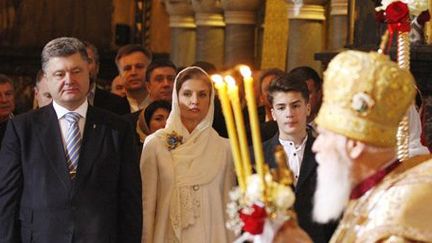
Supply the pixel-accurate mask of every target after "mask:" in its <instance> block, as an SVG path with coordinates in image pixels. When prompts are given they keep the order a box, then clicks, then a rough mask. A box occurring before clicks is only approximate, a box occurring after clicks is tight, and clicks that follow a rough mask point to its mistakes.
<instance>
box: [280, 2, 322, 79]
mask: <svg viewBox="0 0 432 243" xmlns="http://www.w3.org/2000/svg"><path fill="white" fill-rule="evenodd" d="M287 2H288V20H289V31H288V53H287V70H288V71H289V70H291V69H292V68H295V67H298V66H304V65H307V66H310V67H312V68H313V69H315V70H317V71H318V72H320V71H321V64H320V62H319V61H315V60H314V55H315V53H317V52H321V51H323V50H324V33H325V31H324V28H325V27H324V20H325V8H324V4H325V2H326V1H325V0H305V1H304V4H303V6H302V7H301V8H300V9H298V11H296V9H295V7H294V5H293V4H292V1H291V0H287Z"/></svg>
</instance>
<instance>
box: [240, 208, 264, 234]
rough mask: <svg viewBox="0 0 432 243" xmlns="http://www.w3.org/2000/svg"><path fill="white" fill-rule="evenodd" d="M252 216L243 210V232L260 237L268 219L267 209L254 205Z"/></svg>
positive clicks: (241, 214)
mask: <svg viewBox="0 0 432 243" xmlns="http://www.w3.org/2000/svg"><path fill="white" fill-rule="evenodd" d="M252 208H253V212H252V214H245V213H244V212H243V211H244V210H243V209H242V210H241V211H240V219H241V220H242V221H243V223H244V226H243V230H244V231H246V232H249V233H251V234H252V235H259V234H261V233H262V232H263V230H264V222H265V219H266V217H267V212H266V210H265V207H260V206H258V205H256V204H254V205H252Z"/></svg>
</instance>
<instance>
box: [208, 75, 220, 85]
mask: <svg viewBox="0 0 432 243" xmlns="http://www.w3.org/2000/svg"><path fill="white" fill-rule="evenodd" d="M210 78H211V80H212V81H213V82H215V84H220V83H223V78H222V76H221V75H219V74H213V75H212V76H211V77H210Z"/></svg>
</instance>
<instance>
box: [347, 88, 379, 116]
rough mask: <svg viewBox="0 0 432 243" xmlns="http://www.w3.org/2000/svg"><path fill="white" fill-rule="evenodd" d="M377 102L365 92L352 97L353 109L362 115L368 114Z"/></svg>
mask: <svg viewBox="0 0 432 243" xmlns="http://www.w3.org/2000/svg"><path fill="white" fill-rule="evenodd" d="M374 105H375V101H374V100H373V99H372V98H371V97H370V96H369V95H368V94H366V93H365V92H358V93H357V94H355V95H354V96H353V97H352V102H351V108H353V109H354V110H355V111H357V112H358V113H360V114H367V113H368V112H369V111H370V109H371V108H372V107H373V106H374Z"/></svg>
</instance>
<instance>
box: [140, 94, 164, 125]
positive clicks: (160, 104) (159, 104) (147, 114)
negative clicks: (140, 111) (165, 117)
mask: <svg viewBox="0 0 432 243" xmlns="http://www.w3.org/2000/svg"><path fill="white" fill-rule="evenodd" d="M159 108H162V109H165V110H167V111H168V113H169V112H171V103H170V102H168V101H166V100H155V101H153V102H152V103H150V105H148V106H147V108H146V109H145V111H144V120H145V122H146V124H147V126H149V125H150V120H151V118H152V116H153V114H154V113H155V111H156V110H157V109H159Z"/></svg>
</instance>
